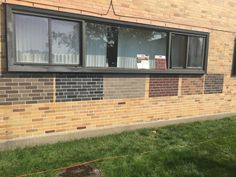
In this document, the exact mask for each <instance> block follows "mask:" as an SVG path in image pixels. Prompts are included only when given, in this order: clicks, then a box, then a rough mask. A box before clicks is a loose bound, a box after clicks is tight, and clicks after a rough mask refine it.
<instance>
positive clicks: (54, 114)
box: [0, 0, 236, 141]
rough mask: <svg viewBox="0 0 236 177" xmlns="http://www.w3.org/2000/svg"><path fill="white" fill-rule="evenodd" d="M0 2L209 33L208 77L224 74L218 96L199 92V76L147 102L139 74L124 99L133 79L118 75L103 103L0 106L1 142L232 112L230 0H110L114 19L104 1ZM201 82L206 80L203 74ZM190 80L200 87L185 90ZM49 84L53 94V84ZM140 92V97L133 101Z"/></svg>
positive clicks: (234, 24) (235, 87) (235, 88)
mask: <svg viewBox="0 0 236 177" xmlns="http://www.w3.org/2000/svg"><path fill="white" fill-rule="evenodd" d="M0 2H7V3H13V4H20V5H26V6H32V7H33V6H34V7H41V8H46V9H52V10H59V11H65V12H72V13H78V14H85V15H94V16H100V17H105V18H113V19H118V20H127V21H132V22H141V23H147V24H154V25H160V26H168V27H175V28H182V29H190V30H191V29H192V30H200V31H206V32H210V45H209V57H208V74H222V75H224V82H223V92H222V93H214V94H203V91H204V89H205V88H204V87H205V86H204V84H203V88H202V89H201V86H200V85H201V84H200V83H201V81H202V80H201V79H202V78H198V80H195V81H192V79H193V78H186V77H182V76H180V77H179V76H178V77H179V84H178V89H179V90H178V92H177V93H178V95H176V96H161V97H159V96H158V97H152V98H150V97H149V94H150V93H149V91H150V85H149V84H150V79H149V76H145V77H143V76H142V77H140V78H135V79H136V81H137V82H135V83H134V84H137V83H139V84H138V85H136V86H134V85H132V86H130V87H129V89H130V91H129V92H127V93H126V95H127V96H126V98H124V97H122V96H123V95H122V93H121V90H122V89H124V88H127V84H128V83H129V82H130V81H131V82H132V80H133V79H134V78H129V77H127V78H123V79H122V82H121V83H119V82H118V81H119V80H120V77H121V76H120V75H114V76H113V78H112V77H108V76H106V75H105V76H104V85H106V87H104V93H103V94H104V98H105V99H104V100H92V101H74V102H70V101H69V102H55V101H56V98H55V97H54V98H53V103H37V104H17V105H1V106H0V141H1V140H8V139H13V138H19V137H28V136H36V135H44V134H48V133H54V132H69V131H78V130H80V129H84V128H87V129H89V128H96V127H105V126H116V125H124V124H131V123H135V122H142V121H153V120H159V119H171V118H181V117H191V116H203V115H213V114H219V113H235V112H236V78H235V77H231V69H232V57H233V46H234V39H235V37H236V11H235V8H236V2H235V1H234V0H224V1H222V0H195V1H183V0H166V1H162V0H135V1H127V0H113V2H114V9H115V13H116V15H115V14H114V13H113V12H112V11H110V12H109V13H108V15H105V13H106V11H107V9H108V7H109V2H110V1H109V0H90V1H84V0H70V1H67V0H37V1H35V0H1V1H0ZM92 12H94V13H92ZM2 14H3V11H2V8H1V16H2V17H1V22H0V23H1V47H0V48H1V49H0V50H1V52H0V53H1V62H0V68H1V69H0V71H6V64H5V63H6V58H5V42H4V41H5V33H4V25H3V23H4V16H3V15H2ZM118 15H119V16H118ZM144 18H145V19H144ZM203 80H204V81H203V82H205V76H204V78H203ZM116 81H117V82H116ZM198 81H199V82H198ZM113 82H114V85H113ZM192 82H194V84H197V85H198V84H199V85H198V86H199V87H197V88H198V89H196V88H195V87H194V89H192V87H190V86H188V85H189V84H192ZM194 84H193V85H194ZM217 84H218V83H217ZM217 84H216V85H217ZM53 85H54V92H56V90H55V82H54V84H53ZM109 85H110V86H111V85H113V87H112V86H111V87H110V86H109ZM217 86H218V85H217ZM108 87H110V88H112V89H113V88H117V90H118V91H117V95H116V96H115V95H114V96H113V95H111V94H110V95H109V94H108V93H109V92H108V90H106V89H107V88H108ZM136 87H138V90H139V92H140V93H139V94H138V95H135V94H136V92H134V93H133V92H132V91H133V90H134V89H135V88H136ZM119 89H120V90H119ZM141 89H143V90H145V92H142V91H141ZM180 89H182V90H180ZM190 89H191V91H190ZM125 91H126V89H125ZM200 93H201V94H200ZM129 94H130V95H129ZM141 94H142V97H138V96H139V95H141ZM129 97H132V98H129ZM106 98H109V99H106ZM113 98H116V99H113Z"/></svg>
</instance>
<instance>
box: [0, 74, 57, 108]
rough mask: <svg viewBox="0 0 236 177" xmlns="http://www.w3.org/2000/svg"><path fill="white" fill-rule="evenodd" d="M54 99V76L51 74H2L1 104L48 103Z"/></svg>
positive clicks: (0, 85) (0, 83) (0, 78)
mask: <svg viewBox="0 0 236 177" xmlns="http://www.w3.org/2000/svg"><path fill="white" fill-rule="evenodd" d="M52 100H53V78H51V77H50V76H45V75H44V76H37V75H36V76H35V75H34V76H30V75H29V74H27V75H23V74H22V75H21V74H17V75H12V74H11V75H5V74H3V75H2V76H0V105H11V104H31V103H47V102H52Z"/></svg>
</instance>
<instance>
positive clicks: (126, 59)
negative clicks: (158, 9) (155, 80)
mask: <svg viewBox="0 0 236 177" xmlns="http://www.w3.org/2000/svg"><path fill="white" fill-rule="evenodd" d="M166 45H167V34H166V33H164V32H158V31H152V30H144V29H134V28H123V27H121V28H119V32H118V59H117V67H120V68H140V67H138V64H137V55H139V56H146V59H148V58H149V59H148V65H149V66H148V68H155V60H154V58H155V55H163V56H166ZM141 58H142V57H141ZM144 58H145V57H144ZM139 66H140V65H139ZM141 68H142V67H141ZM143 68H146V69H148V68H147V67H145V64H144V65H143Z"/></svg>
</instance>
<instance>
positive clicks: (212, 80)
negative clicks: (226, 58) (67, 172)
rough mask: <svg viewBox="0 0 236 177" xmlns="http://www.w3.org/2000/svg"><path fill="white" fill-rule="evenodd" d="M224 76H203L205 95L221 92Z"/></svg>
mask: <svg viewBox="0 0 236 177" xmlns="http://www.w3.org/2000/svg"><path fill="white" fill-rule="evenodd" d="M223 84H224V75H223V74H207V75H206V76H205V90H204V93H205V94H215V93H222V92H223Z"/></svg>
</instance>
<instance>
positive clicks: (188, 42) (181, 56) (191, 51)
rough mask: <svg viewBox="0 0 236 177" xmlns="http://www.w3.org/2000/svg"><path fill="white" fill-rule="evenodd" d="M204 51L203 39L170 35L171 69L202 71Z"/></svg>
mask: <svg viewBox="0 0 236 177" xmlns="http://www.w3.org/2000/svg"><path fill="white" fill-rule="evenodd" d="M204 49H205V38H204V37H198V36H191V35H183V34H172V35H171V59H170V60H171V68H192V69H198V68H199V69H203V67H204Z"/></svg>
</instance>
